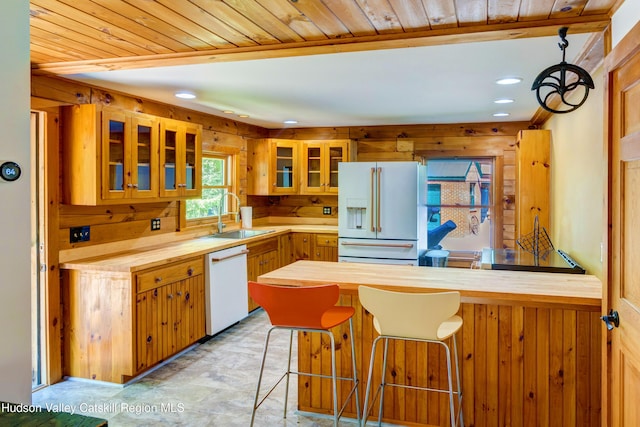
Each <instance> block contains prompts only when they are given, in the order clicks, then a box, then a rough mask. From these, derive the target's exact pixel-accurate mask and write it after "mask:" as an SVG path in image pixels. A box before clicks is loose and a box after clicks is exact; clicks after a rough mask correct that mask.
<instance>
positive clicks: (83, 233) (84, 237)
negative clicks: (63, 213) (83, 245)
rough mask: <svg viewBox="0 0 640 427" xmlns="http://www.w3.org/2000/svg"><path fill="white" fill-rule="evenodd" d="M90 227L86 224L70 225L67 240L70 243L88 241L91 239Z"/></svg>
mask: <svg viewBox="0 0 640 427" xmlns="http://www.w3.org/2000/svg"><path fill="white" fill-rule="evenodd" d="M90 230H91V228H90V227H89V226H88V225H84V226H82V227H71V228H70V229H69V241H70V242H71V243H77V242H88V241H89V240H90V239H91V234H90Z"/></svg>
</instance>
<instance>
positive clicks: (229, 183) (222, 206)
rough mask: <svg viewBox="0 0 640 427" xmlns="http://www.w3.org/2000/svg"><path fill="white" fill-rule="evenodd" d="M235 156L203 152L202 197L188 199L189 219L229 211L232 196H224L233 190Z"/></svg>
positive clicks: (214, 215) (223, 213)
mask: <svg viewBox="0 0 640 427" xmlns="http://www.w3.org/2000/svg"><path fill="white" fill-rule="evenodd" d="M233 173H234V171H233V156H231V155H226V154H211V153H203V154H202V198H201V199H191V200H187V204H186V218H187V220H197V219H202V218H212V217H217V216H218V213H219V210H221V211H222V215H225V214H227V213H229V209H230V206H229V203H230V199H231V198H230V197H222V196H223V195H224V194H225V193H226V192H233V182H234V179H233V177H234V175H233Z"/></svg>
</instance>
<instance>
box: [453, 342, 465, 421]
mask: <svg viewBox="0 0 640 427" xmlns="http://www.w3.org/2000/svg"><path fill="white" fill-rule="evenodd" d="M453 354H454V357H455V359H456V381H457V382H458V411H459V412H460V427H464V419H463V413H462V388H460V360H458V344H457V340H456V334H453Z"/></svg>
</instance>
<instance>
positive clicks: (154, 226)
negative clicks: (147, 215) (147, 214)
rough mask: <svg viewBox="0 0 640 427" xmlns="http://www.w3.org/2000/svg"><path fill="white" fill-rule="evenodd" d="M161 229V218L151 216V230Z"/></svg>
mask: <svg viewBox="0 0 640 427" xmlns="http://www.w3.org/2000/svg"><path fill="white" fill-rule="evenodd" d="M156 230H160V218H151V231H156Z"/></svg>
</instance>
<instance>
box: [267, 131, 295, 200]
mask: <svg viewBox="0 0 640 427" xmlns="http://www.w3.org/2000/svg"><path fill="white" fill-rule="evenodd" d="M271 154H272V156H273V157H272V159H273V163H274V166H275V167H274V168H273V169H272V172H273V175H272V183H271V187H272V191H271V192H272V193H276V194H277V193H280V194H293V193H295V192H297V191H298V179H299V178H298V144H297V141H272V145H271Z"/></svg>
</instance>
